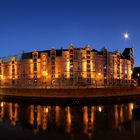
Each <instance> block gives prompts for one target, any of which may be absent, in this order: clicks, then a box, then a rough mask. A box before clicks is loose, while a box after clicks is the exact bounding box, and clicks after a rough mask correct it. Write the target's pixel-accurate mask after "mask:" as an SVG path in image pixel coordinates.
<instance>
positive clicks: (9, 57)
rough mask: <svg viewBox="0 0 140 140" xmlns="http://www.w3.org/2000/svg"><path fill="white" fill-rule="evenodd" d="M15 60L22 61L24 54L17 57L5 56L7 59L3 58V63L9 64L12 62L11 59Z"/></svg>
mask: <svg viewBox="0 0 140 140" xmlns="http://www.w3.org/2000/svg"><path fill="white" fill-rule="evenodd" d="M13 57H14V58H15V59H16V60H18V61H19V60H21V59H22V54H17V55H11V56H5V57H2V58H1V59H2V61H3V62H9V61H10V60H11V58H13Z"/></svg>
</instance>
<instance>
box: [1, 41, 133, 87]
mask: <svg viewBox="0 0 140 140" xmlns="http://www.w3.org/2000/svg"><path fill="white" fill-rule="evenodd" d="M133 65H134V59H133V48H125V50H124V52H123V53H120V52H119V51H114V52H109V51H107V49H106V48H103V49H102V50H101V51H97V50H95V49H91V47H90V46H89V45H87V46H86V47H85V48H75V47H74V46H73V45H72V44H71V45H70V46H69V48H68V49H57V50H55V49H51V50H44V51H37V50H34V51H33V52H27V53H25V52H23V53H21V54H18V55H14V56H8V57H3V58H1V59H0V85H1V87H2V86H4V87H11V86H13V87H19V86H20V87H32V86H33V87H44V88H45V87H46V88H47V87H64V86H103V85H105V86H117V85H128V84H130V83H131V80H132V79H131V75H132V72H133Z"/></svg>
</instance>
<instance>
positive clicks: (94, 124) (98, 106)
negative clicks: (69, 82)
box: [0, 98, 140, 140]
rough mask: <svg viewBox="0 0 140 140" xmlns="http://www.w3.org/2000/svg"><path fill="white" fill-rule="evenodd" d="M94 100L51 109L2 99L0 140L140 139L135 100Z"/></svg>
mask: <svg viewBox="0 0 140 140" xmlns="http://www.w3.org/2000/svg"><path fill="white" fill-rule="evenodd" d="M97 100H98V102H95V100H93V102H92V101H90V103H89V102H88V100H87V101H86V102H84V103H82V102H80V101H79V100H71V101H68V102H67V101H66V100H65V101H59V102H56V103H55V105H53V103H52V104H51V103H50V102H49V101H47V100H46V101H45V100H43V102H41V100H40V101H38V100H37V99H36V100H34V101H32V100H31V101H29V100H28V102H27V101H26V99H25V101H24V100H22V101H21V102H20V101H15V100H14V99H13V100H12V98H11V99H10V100H3V99H1V102H0V139H1V138H2V139H18V140H25V139H30V140H104V139H107V140H139V139H140V119H139V117H137V119H136V118H135V117H134V116H133V114H132V110H133V108H134V106H135V101H134V100H130V99H129V100H127V99H121V98H119V99H116V100H117V101H116V100H114V101H112V102H110V100H111V99H109V100H106V99H105V100H104V101H101V100H99V99H97ZM13 101H14V102H13ZM63 102H64V103H63Z"/></svg>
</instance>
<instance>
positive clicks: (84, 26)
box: [0, 0, 140, 66]
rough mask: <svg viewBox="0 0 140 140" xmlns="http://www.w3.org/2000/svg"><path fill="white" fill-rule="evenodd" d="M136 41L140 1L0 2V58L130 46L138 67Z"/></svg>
mask: <svg viewBox="0 0 140 140" xmlns="http://www.w3.org/2000/svg"><path fill="white" fill-rule="evenodd" d="M124 32H129V33H130V40H127V41H125V40H124V39H123V37H122V34H123V33H124ZM139 38H140V0H0V57H2V56H6V55H12V54H17V53H21V52H22V50H24V51H25V52H27V51H33V50H34V49H37V50H44V49H50V48H52V47H54V48H56V49H59V48H61V47H63V48H68V46H69V44H71V43H73V44H74V45H75V47H85V45H86V44H90V45H91V47H92V48H95V49H98V50H100V49H101V48H102V47H106V48H107V49H108V50H110V51H113V50H117V49H118V50H120V51H121V52H122V51H123V49H124V48H125V47H131V46H132V44H133V45H134V49H135V65H136V66H140V57H139V55H140V40H139Z"/></svg>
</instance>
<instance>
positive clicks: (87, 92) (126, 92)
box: [0, 87, 140, 98]
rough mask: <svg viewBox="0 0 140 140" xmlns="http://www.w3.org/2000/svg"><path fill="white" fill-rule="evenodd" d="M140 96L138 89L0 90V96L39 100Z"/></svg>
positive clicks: (139, 89) (139, 88)
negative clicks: (36, 98)
mask: <svg viewBox="0 0 140 140" xmlns="http://www.w3.org/2000/svg"><path fill="white" fill-rule="evenodd" d="M135 95H140V87H136V88H134V87H113V88H111V87H110V88H80V89H79V88H69V89H59V88H57V89H56V88H55V89H31V88H30V89H24V88H0V96H15V97H16V96H17V97H19V96H20V97H39V98H95V97H117V96H135Z"/></svg>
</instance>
